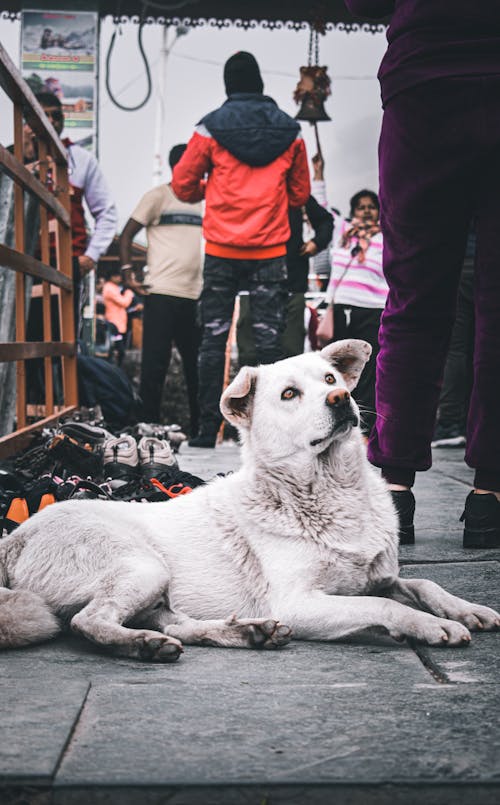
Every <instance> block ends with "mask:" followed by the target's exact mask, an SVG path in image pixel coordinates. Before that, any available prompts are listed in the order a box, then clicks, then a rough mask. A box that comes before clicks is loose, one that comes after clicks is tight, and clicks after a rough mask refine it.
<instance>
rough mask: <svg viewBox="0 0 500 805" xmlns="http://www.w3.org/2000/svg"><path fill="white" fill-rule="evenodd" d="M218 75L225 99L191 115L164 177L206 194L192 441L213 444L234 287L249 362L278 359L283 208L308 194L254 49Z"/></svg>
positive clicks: (292, 124)
mask: <svg viewBox="0 0 500 805" xmlns="http://www.w3.org/2000/svg"><path fill="white" fill-rule="evenodd" d="M224 82H225V88H226V94H227V96H228V98H227V100H226V101H225V103H224V104H223V105H222V106H221V107H220V108H219V109H216V110H215V111H213V112H211V113H210V114H208V115H206V116H205V117H204V118H202V120H201V121H200V122H199V124H198V126H197V128H196V130H195V133H194V134H193V136H192V137H191V139H190V141H189V143H188V146H187V149H186V152H185V153H184V155H183V157H182V159H181V160H180V161H179V163H178V164H177V165H176V167H175V169H174V172H173V178H172V187H173V190H174V192H175V194H176V195H177V196H178V198H180V199H182V200H183V201H186V202H191V203H193V202H198V201H201V199H203V198H205V204H206V206H205V217H204V220H203V233H204V236H205V239H206V245H205V261H204V268H203V290H202V293H201V298H200V309H201V323H202V342H201V347H200V357H199V402H200V431H199V434H198V436H197V437H196V438H194V439H191V440H190V442H189V444H190V445H191V446H192V447H214V446H215V440H216V436H217V432H218V429H219V426H220V423H221V421H222V417H221V414H220V411H219V399H220V395H221V392H222V385H223V376H224V353H225V346H226V341H227V337H228V333H229V329H230V326H231V321H232V316H233V309H234V300H235V297H236V294H237V293H238V290H239V289H240V287H248V291H249V304H250V313H251V317H252V328H253V336H254V341H255V348H256V352H257V360H258V361H259V362H260V363H272V362H274V361H276V360H279V359H280V358H281V357H282V354H283V352H282V342H281V338H282V331H283V326H284V320H285V308H286V302H287V274H286V243H287V241H288V238H289V237H290V225H289V223H288V207H289V206H291V207H301V206H302V205H303V204H305V203H306V201H307V199H308V198H309V195H310V181H309V169H308V165H307V157H306V150H305V146H304V142H303V140H302V137H301V135H300V126H299V124H298V123H297V121H296V120H294V119H293V118H291V117H290V116H289V115H287V114H286V113H285V112H283V111H281V110H280V109H279V108H278V106H277V105H276V103H275V102H274V101H273V100H272V98H269V97H268V96H266V95H264V94H263V89H264V86H263V82H262V77H261V74H260V70H259V66H258V64H257V62H256V60H255V58H254V56H252V54H250V53H247V52H245V51H240V52H238V53H236V54H234V55H233V56H231V57H230V58H229V59H228V60H227V62H226V64H225V65H224Z"/></svg>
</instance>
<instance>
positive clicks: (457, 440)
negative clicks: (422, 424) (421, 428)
mask: <svg viewBox="0 0 500 805" xmlns="http://www.w3.org/2000/svg"><path fill="white" fill-rule="evenodd" d="M464 445H465V436H464V434H463V432H462V428H461V427H460V425H455V424H453V423H450V424H447V423H446V422H437V423H436V427H435V429H434V438H433V440H432V442H431V447H464Z"/></svg>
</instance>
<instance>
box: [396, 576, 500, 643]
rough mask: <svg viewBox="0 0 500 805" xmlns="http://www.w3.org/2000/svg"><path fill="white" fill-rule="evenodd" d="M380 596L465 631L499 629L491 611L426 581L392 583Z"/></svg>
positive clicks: (498, 616) (415, 580)
mask: <svg viewBox="0 0 500 805" xmlns="http://www.w3.org/2000/svg"><path fill="white" fill-rule="evenodd" d="M381 595H384V596H386V597H387V598H392V599H393V600H395V601H400V602H401V603H402V604H408V605H409V606H411V607H416V608H418V609H423V610H425V611H426V612H432V614H433V615H437V616H438V617H440V618H449V619H450V620H454V621H459V622H460V623H463V624H465V626H467V628H468V629H472V630H478V629H481V630H492V629H498V628H500V615H499V614H498V612H495V610H494V609H490V608H489V607H485V606H482V605H481V604H473V603H471V602H470V601H465V600H464V599H463V598H458V597H457V596H456V595H452V594H451V593H448V592H446V590H443V588H442V587H440V586H439V584H435V582H433V581H429V580H428V579H401V578H397V579H394V581H393V583H392V584H391V586H389V587H388V588H387V589H384V590H382V591H381Z"/></svg>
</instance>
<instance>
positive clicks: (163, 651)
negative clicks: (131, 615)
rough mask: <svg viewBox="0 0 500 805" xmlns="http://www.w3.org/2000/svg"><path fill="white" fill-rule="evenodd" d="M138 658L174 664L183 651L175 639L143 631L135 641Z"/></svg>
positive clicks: (180, 644) (178, 641)
mask: <svg viewBox="0 0 500 805" xmlns="http://www.w3.org/2000/svg"><path fill="white" fill-rule="evenodd" d="M135 642H136V645H137V651H138V656H139V658H140V659H141V660H148V661H149V662H175V661H176V660H178V659H179V657H180V655H181V654H182V652H183V651H184V649H183V647H182V643H181V642H180V640H177V639H176V638H175V637H167V636H166V635H162V634H160V633H159V632H147V631H144V632H142V633H141V634H140V636H139V637H137V638H136V639H135Z"/></svg>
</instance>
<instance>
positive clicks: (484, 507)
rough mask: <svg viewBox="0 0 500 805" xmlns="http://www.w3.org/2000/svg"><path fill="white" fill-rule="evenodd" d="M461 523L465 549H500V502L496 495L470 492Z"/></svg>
mask: <svg viewBox="0 0 500 805" xmlns="http://www.w3.org/2000/svg"><path fill="white" fill-rule="evenodd" d="M460 522H462V523H464V542H463V545H464V548H500V501H498V500H497V498H496V496H495V495H493V494H487V495H476V494H475V493H474V492H470V493H469V494H468V495H467V499H466V501H465V509H464V511H463V514H462V516H461V518H460Z"/></svg>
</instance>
